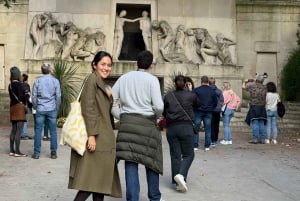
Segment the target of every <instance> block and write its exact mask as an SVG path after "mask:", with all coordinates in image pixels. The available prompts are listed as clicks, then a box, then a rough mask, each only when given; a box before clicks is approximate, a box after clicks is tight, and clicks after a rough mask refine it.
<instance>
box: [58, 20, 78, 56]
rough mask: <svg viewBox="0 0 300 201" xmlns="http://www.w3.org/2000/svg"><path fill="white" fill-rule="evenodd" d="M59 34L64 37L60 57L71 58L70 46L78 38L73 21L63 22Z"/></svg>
mask: <svg viewBox="0 0 300 201" xmlns="http://www.w3.org/2000/svg"><path fill="white" fill-rule="evenodd" d="M61 35H62V36H63V37H64V41H63V44H64V46H63V51H62V55H61V58H62V59H66V60H72V59H71V55H70V53H71V48H72V46H73V45H74V44H75V43H76V40H77V39H78V29H77V27H76V26H75V25H74V24H73V22H67V24H65V25H64V26H63V27H62V30H61Z"/></svg>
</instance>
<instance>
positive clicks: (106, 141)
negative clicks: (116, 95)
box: [69, 71, 122, 197]
mask: <svg viewBox="0 0 300 201" xmlns="http://www.w3.org/2000/svg"><path fill="white" fill-rule="evenodd" d="M110 100H111V99H110V98H109V97H108V95H107V94H106V93H105V85H104V82H103V80H102V79H101V77H100V76H99V74H98V73H97V72H95V71H94V72H93V73H92V74H91V75H90V76H89V78H88V79H87V81H86V83H85V85H84V88H83V91H82V94H81V100H80V102H81V109H82V115H83V117H84V120H85V123H86V129H87V133H88V135H96V151H95V152H93V153H91V152H89V151H86V152H85V153H84V155H83V156H82V157H81V156H80V155H78V154H77V153H76V152H75V151H73V150H72V152H71V162H70V172H69V188H71V189H77V190H83V191H89V192H97V193H103V194H106V195H110V196H112V197H121V196H122V192H121V185H120V179H119V173H118V169H117V164H116V160H115V159H116V139H115V135H114V132H113V130H112V126H111V121H110V107H111V101H110Z"/></svg>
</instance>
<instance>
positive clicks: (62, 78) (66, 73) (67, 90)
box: [53, 60, 82, 118]
mask: <svg viewBox="0 0 300 201" xmlns="http://www.w3.org/2000/svg"><path fill="white" fill-rule="evenodd" d="M53 67H54V72H53V75H54V76H55V77H56V78H57V79H58V81H59V83H60V87H61V105H60V107H59V110H58V114H57V116H58V118H60V117H67V116H68V114H69V111H70V103H71V102H72V101H74V100H75V99H76V98H77V95H78V92H79V88H80V84H81V83H82V79H81V78H80V77H79V76H77V75H76V71H77V70H78V68H79V65H78V64H76V63H74V62H67V61H63V60H56V61H55V62H54V64H53Z"/></svg>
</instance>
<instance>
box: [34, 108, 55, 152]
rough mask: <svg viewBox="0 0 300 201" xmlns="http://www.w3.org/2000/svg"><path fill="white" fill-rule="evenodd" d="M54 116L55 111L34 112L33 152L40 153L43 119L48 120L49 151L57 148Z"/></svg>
mask: <svg viewBox="0 0 300 201" xmlns="http://www.w3.org/2000/svg"><path fill="white" fill-rule="evenodd" d="M56 118H57V111H56V110H53V111H36V114H35V123H36V124H35V127H34V154H36V155H40V153H41V145H42V143H41V140H42V137H41V136H42V131H43V127H44V122H45V119H46V120H47V121H48V123H49V124H48V125H49V129H50V135H51V141H50V150H51V152H56V150H57V131H56Z"/></svg>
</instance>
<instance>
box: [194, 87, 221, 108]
mask: <svg viewBox="0 0 300 201" xmlns="http://www.w3.org/2000/svg"><path fill="white" fill-rule="evenodd" d="M193 92H194V93H195V94H196V95H197V97H198V98H199V100H200V102H201V104H200V107H198V108H197V110H199V111H205V112H212V111H214V109H215V107H216V106H217V103H218V99H217V94H216V93H215V91H214V90H213V89H212V88H211V87H210V86H208V85H201V86H200V87H197V88H195V89H193Z"/></svg>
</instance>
